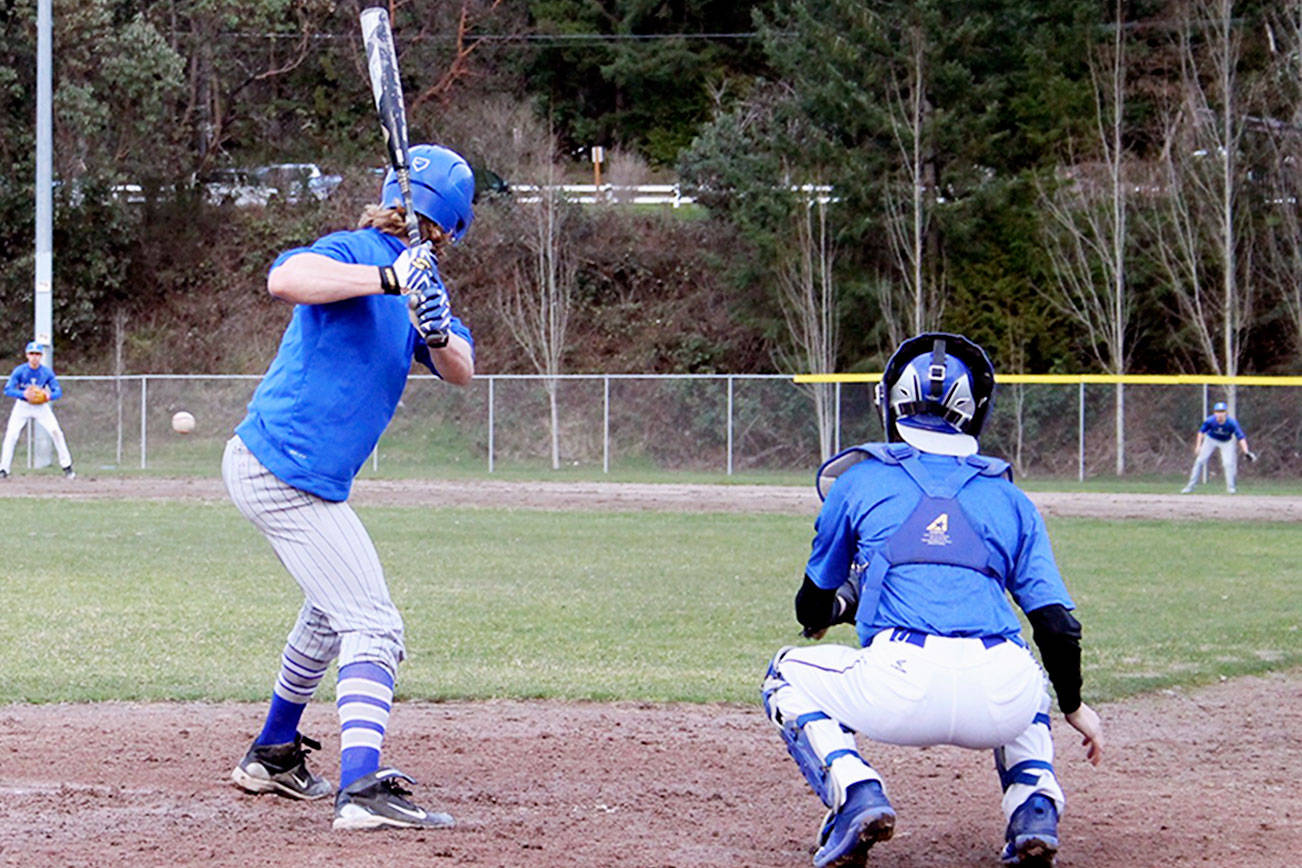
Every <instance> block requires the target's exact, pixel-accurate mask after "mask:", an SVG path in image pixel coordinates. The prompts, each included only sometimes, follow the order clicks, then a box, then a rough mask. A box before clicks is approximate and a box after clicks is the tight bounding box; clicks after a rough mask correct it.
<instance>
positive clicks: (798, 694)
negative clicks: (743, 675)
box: [762, 333, 1103, 866]
mask: <svg viewBox="0 0 1302 868" xmlns="http://www.w3.org/2000/svg"><path fill="white" fill-rule="evenodd" d="M993 397H994V370H993V368H992V367H991V365H990V361H989V359H988V358H987V356H986V354H985V352H984V351H983V350H982V349H981V348H980V347H978V346H977V345H976V344H973V343H972V342H970V341H968V340H967V339H966V338H963V337H960V336H958V335H949V334H940V333H929V334H923V335H919V336H917V337H915V338H912V339H910V340H908V341H905V342H904V343H903V344H902V345H901V346H900V347H899V349H897V350H896V352H895V354H894V355H893V356H892V357H891V360H890V361H889V363H888V364H887V366H886V370H885V372H884V374H883V378H882V383H881V384H880V385H879V386H878V393H877V401H878V405H879V407H880V408H881V412H882V420H883V425H884V428H885V430H886V432H887V440H888V442H887V443H872V444H865V445H863V446H857V447H854V448H853V449H849V450H847V451H846V452H843V453H841V454H840V455H837V456H835V457H834V458H832V459H831V460H830V461H828V462H827V463H826V464H824V465H823V467H822V468H821V469H820V471H819V477H818V491H819V494H820V496H822V497H823V498H824V502H823V507H822V510H821V511H820V512H819V515H818V520H817V524H816V530H815V535H814V540H813V547H812V552H811V554H810V557H809V561H808V563H807V566H806V568H805V577H804V582H803V584H802V586H801V588H800V590H799V592H798V593H797V595H796V618H797V620H798V621H799V622H800V623H801V624H802V625H803V626H804V627H805V635H806V636H808V637H810V638H821V637H822V636H823V634H824V633H825V632H826V630H827V628H828V627H829V626H830V625H832V624H835V623H841V622H853V623H854V624H855V625H856V629H857V632H858V639H859V643H860V646H861V647H857V648H851V647H846V646H842V645H831V644H827V645H813V646H806V647H790V648H784V649H782V650H781V651H779V652H778V654H777V655H776V656H775V657H774V659H773V661H772V663H771V664H770V666H769V670H768V672H767V674H766V676H765V679H764V683H763V687H762V697H763V702H764V708H765V711H766V712H767V713H768V715H769V718H770V719H771V720H772V721H773V723H774V724H776V725H777V727H778V729H779V731H780V732H781V735H782V738H783V740H784V741H785V742H786V744H787V749H788V751H789V752H790V754H791V756H792V758H793V759H795V761H796V764H797V765H798V766H799V767H800V769H801V771H802V772H803V773H804V775H805V778H806V780H808V782H809V784H810V786H811V787H812V788H813V790H814V792H815V794H817V795H818V796H819V797H820V798H821V799H822V801H823V803H824V804H825V805H826V806H827V808H828V809H829V810H828V813H827V816H826V818H825V819H824V822H823V824H822V826H821V827H820V831H819V837H818V849H817V852H816V853H815V855H814V865H816V866H844V865H863V864H865V862H866V860H867V854H868V850H869V848H870V847H872V846H873V844H874V843H876V842H878V841H884V840H887V839H889V838H890V837H891V835H892V834H893V832H894V828H895V810H894V808H893V807H892V806H891V803H890V801H889V800H888V799H887V796H886V788H885V784H884V782H883V781H882V778H881V776H880V775H879V774H878V773H877V771H876V770H875V769H874V768H873V767H872V766H871V765H870V764H869V763H868V761H867V760H866V759H865V758H864V757H863V756H862V755H861V754H860V753H859V750H858V748H857V746H856V742H855V738H854V733H856V732H859V733H863V734H864V735H865V736H867V737H868V738H869V739H873V740H876V741H882V742H887V743H889V744H902V745H917V746H927V745H936V744H953V745H959V746H961V747H966V748H974V749H990V750H993V751H994V761H995V768H996V770H997V772H998V775H999V781H1000V785H1001V788H1002V790H1003V810H1004V814H1005V816H1006V818H1007V821H1008V825H1007V831H1006V836H1005V846H1004V849H1003V852H1002V858H1003V860H1004V861H1005V862H1007V863H1009V864H1017V865H1050V864H1052V862H1053V858H1054V853H1055V852H1056V851H1057V849H1058V818H1059V816H1060V815H1061V813H1062V810H1063V807H1064V803H1065V800H1064V797H1063V792H1062V789H1061V787H1060V786H1059V785H1058V780H1057V778H1056V776H1055V775H1054V768H1053V741H1052V739H1051V738H1050V734H1049V725H1050V717H1049V695H1048V692H1047V690H1046V687H1045V675H1044V672H1043V671H1042V670H1041V669H1040V666H1039V665H1038V664H1037V663H1036V662H1035V659H1034V658H1033V657H1032V656H1031V652H1030V651H1029V650H1028V649H1027V647H1026V643H1025V642H1024V641H1023V639H1022V636H1021V630H1020V627H1019V625H1018V621H1017V618H1016V616H1015V614H1014V612H1013V610H1012V607H1011V606H1010V604H1009V602H1008V596H1007V595H1011V596H1012V599H1013V600H1014V601H1015V602H1016V603H1017V605H1018V606H1019V607H1020V608H1021V609H1022V610H1023V611H1024V612H1026V613H1027V617H1028V618H1029V620H1030V622H1031V625H1032V627H1033V628H1034V637H1035V641H1036V644H1037V645H1038V646H1039V648H1040V653H1041V656H1042V658H1043V659H1044V663H1045V667H1046V668H1047V670H1048V677H1049V679H1050V680H1051V681H1052V683H1053V686H1054V689H1055V690H1056V692H1057V695H1058V703H1059V706H1060V707H1061V709H1062V711H1063V712H1064V714H1065V715H1066V719H1067V722H1068V723H1069V724H1071V726H1073V727H1074V728H1075V729H1077V730H1078V731H1079V732H1080V733H1081V734H1082V735H1083V736H1084V739H1085V744H1086V746H1087V748H1088V750H1087V757H1088V759H1089V760H1090V761H1091V762H1092V763H1095V764H1097V763H1098V762H1099V760H1100V758H1101V755H1102V754H1101V751H1102V747H1103V733H1102V725H1101V723H1100V721H1099V717H1098V715H1097V714H1096V713H1095V712H1094V711H1093V710H1092V709H1091V708H1090V707H1089V706H1088V705H1086V704H1085V703H1084V702H1082V701H1081V695H1080V691H1081V672H1080V635H1081V633H1080V624H1079V623H1078V622H1077V621H1076V619H1075V618H1074V617H1073V616H1072V614H1071V610H1072V609H1073V608H1074V604H1073V602H1072V599H1071V597H1070V596H1069V595H1068V593H1067V589H1066V587H1065V586H1064V585H1063V581H1062V578H1061V576H1060V575H1059V573H1058V568H1057V565H1056V564H1055V562H1054V558H1053V552H1052V550H1051V549H1050V546H1049V540H1048V537H1047V535H1046V533H1045V528H1044V522H1043V521H1042V520H1041V518H1040V516H1039V514H1038V513H1037V512H1036V510H1035V507H1034V506H1033V505H1032V504H1031V502H1030V500H1029V499H1027V497H1026V495H1024V494H1023V493H1022V492H1021V491H1020V490H1019V489H1017V488H1016V487H1014V486H1013V484H1012V482H1011V481H1010V472H1009V469H1008V464H1007V463H1006V462H1003V461H1000V460H998V459H995V458H987V457H984V456H980V455H978V454H976V453H977V436H978V435H979V434H980V431H981V427H982V425H983V423H984V421H985V419H986V416H987V414H988V413H989V411H990V408H991V403H992V400H993Z"/></svg>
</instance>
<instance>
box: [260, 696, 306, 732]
mask: <svg viewBox="0 0 1302 868" xmlns="http://www.w3.org/2000/svg"><path fill="white" fill-rule="evenodd" d="M305 708H307V704H306V703H298V702H289V701H288V700H285V699H281V698H280V697H279V696H274V695H273V696H272V697H271V708H270V709H269V710H268V711H267V720H266V722H265V723H263V724H262V732H260V733H258V737H257V738H255V739H254V740H253V743H254V744H286V743H288V742H291V741H293V740H294V736H296V735H298V722H299V721H300V720H301V719H302V718H303V709H305Z"/></svg>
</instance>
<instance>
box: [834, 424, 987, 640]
mask: <svg viewBox="0 0 1302 868" xmlns="http://www.w3.org/2000/svg"><path fill="white" fill-rule="evenodd" d="M867 458H872V459H876V460H878V461H882V462H884V463H886V464H892V465H896V466H898V467H900V468H901V469H903V470H904V471H905V473H907V474H908V475H909V478H910V479H911V480H912V481H913V482H914V484H916V485H917V486H918V488H920V489H921V490H922V499H921V500H920V501H918V505H917V506H916V507H914V509H913V512H911V513H910V514H909V517H908V518H906V519H905V520H904V523H903V524H901V525H900V526H899V528H898V529H897V530H896V531H895V532H894V533H893V534H891V536H890V538H888V539H887V540H886V542H885V543H884V544H882V545H881V546H879V547H878V548H877V549H875V550H874V551H873V552H872V554H871V556H870V558H869V560H868V563H867V565H866V567H865V568H864V569H863V571H862V573H861V576H862V579H861V585H860V589H859V595H860V596H859V613H860V615H861V616H863V617H868V618H871V617H872V614H873V612H874V611H876V608H877V600H878V598H879V597H880V596H881V588H882V582H883V580H884V579H885V578H886V573H887V571H888V570H889V569H890V568H891V567H892V566H896V565H898V564H946V565H950V566H956V567H967V568H968V569H972V570H977V571H978V572H982V573H985V574H986V575H988V576H990V577H991V578H992V579H995V580H996V581H1002V579H1003V576H1002V574H1001V571H1000V569H999V568H998V567H997V564H999V563H1000V562H1001V561H1000V559H999V558H998V556H997V555H996V554H995V553H994V552H992V551H990V548H989V547H988V546H987V545H986V543H985V542H984V541H983V540H982V538H981V536H980V534H978V533H977V531H976V529H975V528H974V527H973V526H972V521H971V519H970V518H968V515H967V513H966V512H965V511H964V509H963V506H962V504H960V503H959V502H958V493H959V491H960V490H961V489H962V488H963V486H964V485H966V484H967V483H969V482H971V481H972V480H973V479H975V478H976V477H978V476H1005V477H1007V475H1008V472H1009V468H1008V464H1007V462H1004V461H999V460H998V459H993V458H986V457H984V456H980V455H972V456H968V457H967V458H965V459H963V460H962V461H961V462H960V463H958V464H957V465H956V466H955V467H954V469H953V470H952V471H951V472H950V473H949V474H948V475H946V476H943V477H941V478H936V477H933V476H932V474H931V471H930V470H929V469H928V468H927V467H925V466H924V465H923V463H922V460H921V459H920V458H919V457H918V452H917V450H915V449H914V448H913V447H912V446H908V445H905V444H895V443H891V444H886V443H869V444H865V445H863V446H855V447H853V448H852V449H849V450H846V451H845V452H842V453H841V454H840V455H837V456H835V457H834V458H832V459H830V460H829V461H828V462H827V463H826V464H824V465H823V468H822V469H820V471H819V477H820V483H821V482H822V480H823V479H824V478H828V477H831V478H835V476H837V475H839V474H840V473H843V472H844V471H845V470H846V468H848V467H850V466H852V465H853V464H856V463H858V462H859V461H862V460H864V459H867ZM829 484H830V483H829ZM820 487H821V486H820Z"/></svg>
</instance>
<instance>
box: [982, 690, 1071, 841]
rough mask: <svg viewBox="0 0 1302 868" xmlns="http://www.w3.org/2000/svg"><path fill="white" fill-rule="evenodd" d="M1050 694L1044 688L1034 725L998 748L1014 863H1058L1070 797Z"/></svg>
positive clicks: (1008, 834)
mask: <svg viewBox="0 0 1302 868" xmlns="http://www.w3.org/2000/svg"><path fill="white" fill-rule="evenodd" d="M1049 724H1050V718H1049V696H1048V694H1047V693H1044V694H1043V696H1042V698H1041V702H1040V710H1039V711H1038V712H1037V713H1036V715H1035V719H1034V720H1033V721H1032V722H1031V725H1030V726H1028V727H1027V728H1026V729H1025V730H1023V731H1022V732H1021V733H1020V734H1019V735H1018V736H1017V737H1016V738H1014V739H1013V740H1012V741H1011V742H1009V743H1008V744H1005V745H1003V746H1002V747H998V748H996V749H995V752H994V755H995V770H996V771H997V772H998V773H999V783H1000V785H1001V786H1002V787H1003V791H1004V797H1003V809H1004V816H1005V817H1007V818H1008V828H1007V832H1006V833H1005V843H1004V850H1003V852H1002V854H1001V858H1002V859H1003V861H1004V862H1005V863H1006V864H1011V865H1024V866H1032V865H1045V866H1048V865H1052V864H1053V857H1054V854H1055V853H1057V851H1058V819H1059V817H1061V815H1062V812H1063V810H1064V808H1065V807H1066V798H1065V797H1064V795H1063V792H1062V787H1061V786H1059V784H1058V778H1057V776H1056V775H1055V774H1054V770H1053V738H1052V736H1051V735H1050V732H1049Z"/></svg>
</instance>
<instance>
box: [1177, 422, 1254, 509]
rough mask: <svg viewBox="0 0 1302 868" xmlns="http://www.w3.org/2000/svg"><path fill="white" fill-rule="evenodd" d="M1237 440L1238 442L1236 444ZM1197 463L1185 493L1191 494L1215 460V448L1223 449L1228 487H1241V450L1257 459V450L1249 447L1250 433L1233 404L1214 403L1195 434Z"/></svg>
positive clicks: (1194, 447) (1182, 492) (1222, 459)
mask: <svg viewBox="0 0 1302 868" xmlns="http://www.w3.org/2000/svg"><path fill="white" fill-rule="evenodd" d="M1236 444H1237V445H1236ZM1193 451H1194V466H1193V470H1191V471H1189V481H1188V482H1187V483H1185V486H1184V488H1183V489H1181V490H1180V493H1181V494H1188V493H1189V492H1191V491H1193V490H1194V486H1195V485H1197V484H1198V477H1199V476H1200V475H1201V474H1202V472H1203V468H1205V467H1206V466H1207V462H1208V461H1210V460H1211V457H1212V453H1213V452H1220V453H1221V469H1222V470H1224V471H1225V490H1226V491H1227V492H1229V493H1230V494H1234V493H1235V492H1236V491H1238V486H1237V477H1238V472H1239V454H1240V453H1242V454H1243V455H1245V456H1247V458H1248V460H1250V461H1256V460H1257V453H1255V452H1253V451H1252V450H1251V449H1249V448H1248V435H1247V434H1244V433H1243V428H1242V427H1241V426H1240V425H1239V422H1238V420H1237V419H1235V418H1234V417H1233V416H1231V415H1230V408H1229V405H1228V404H1226V403H1225V402H1224V401H1217V402H1216V403H1215V404H1213V405H1212V414H1211V415H1210V416H1208V417H1207V418H1206V419H1204V420H1203V424H1202V425H1200V426H1199V427H1198V432H1197V433H1196V434H1195V435H1194V444H1193Z"/></svg>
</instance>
